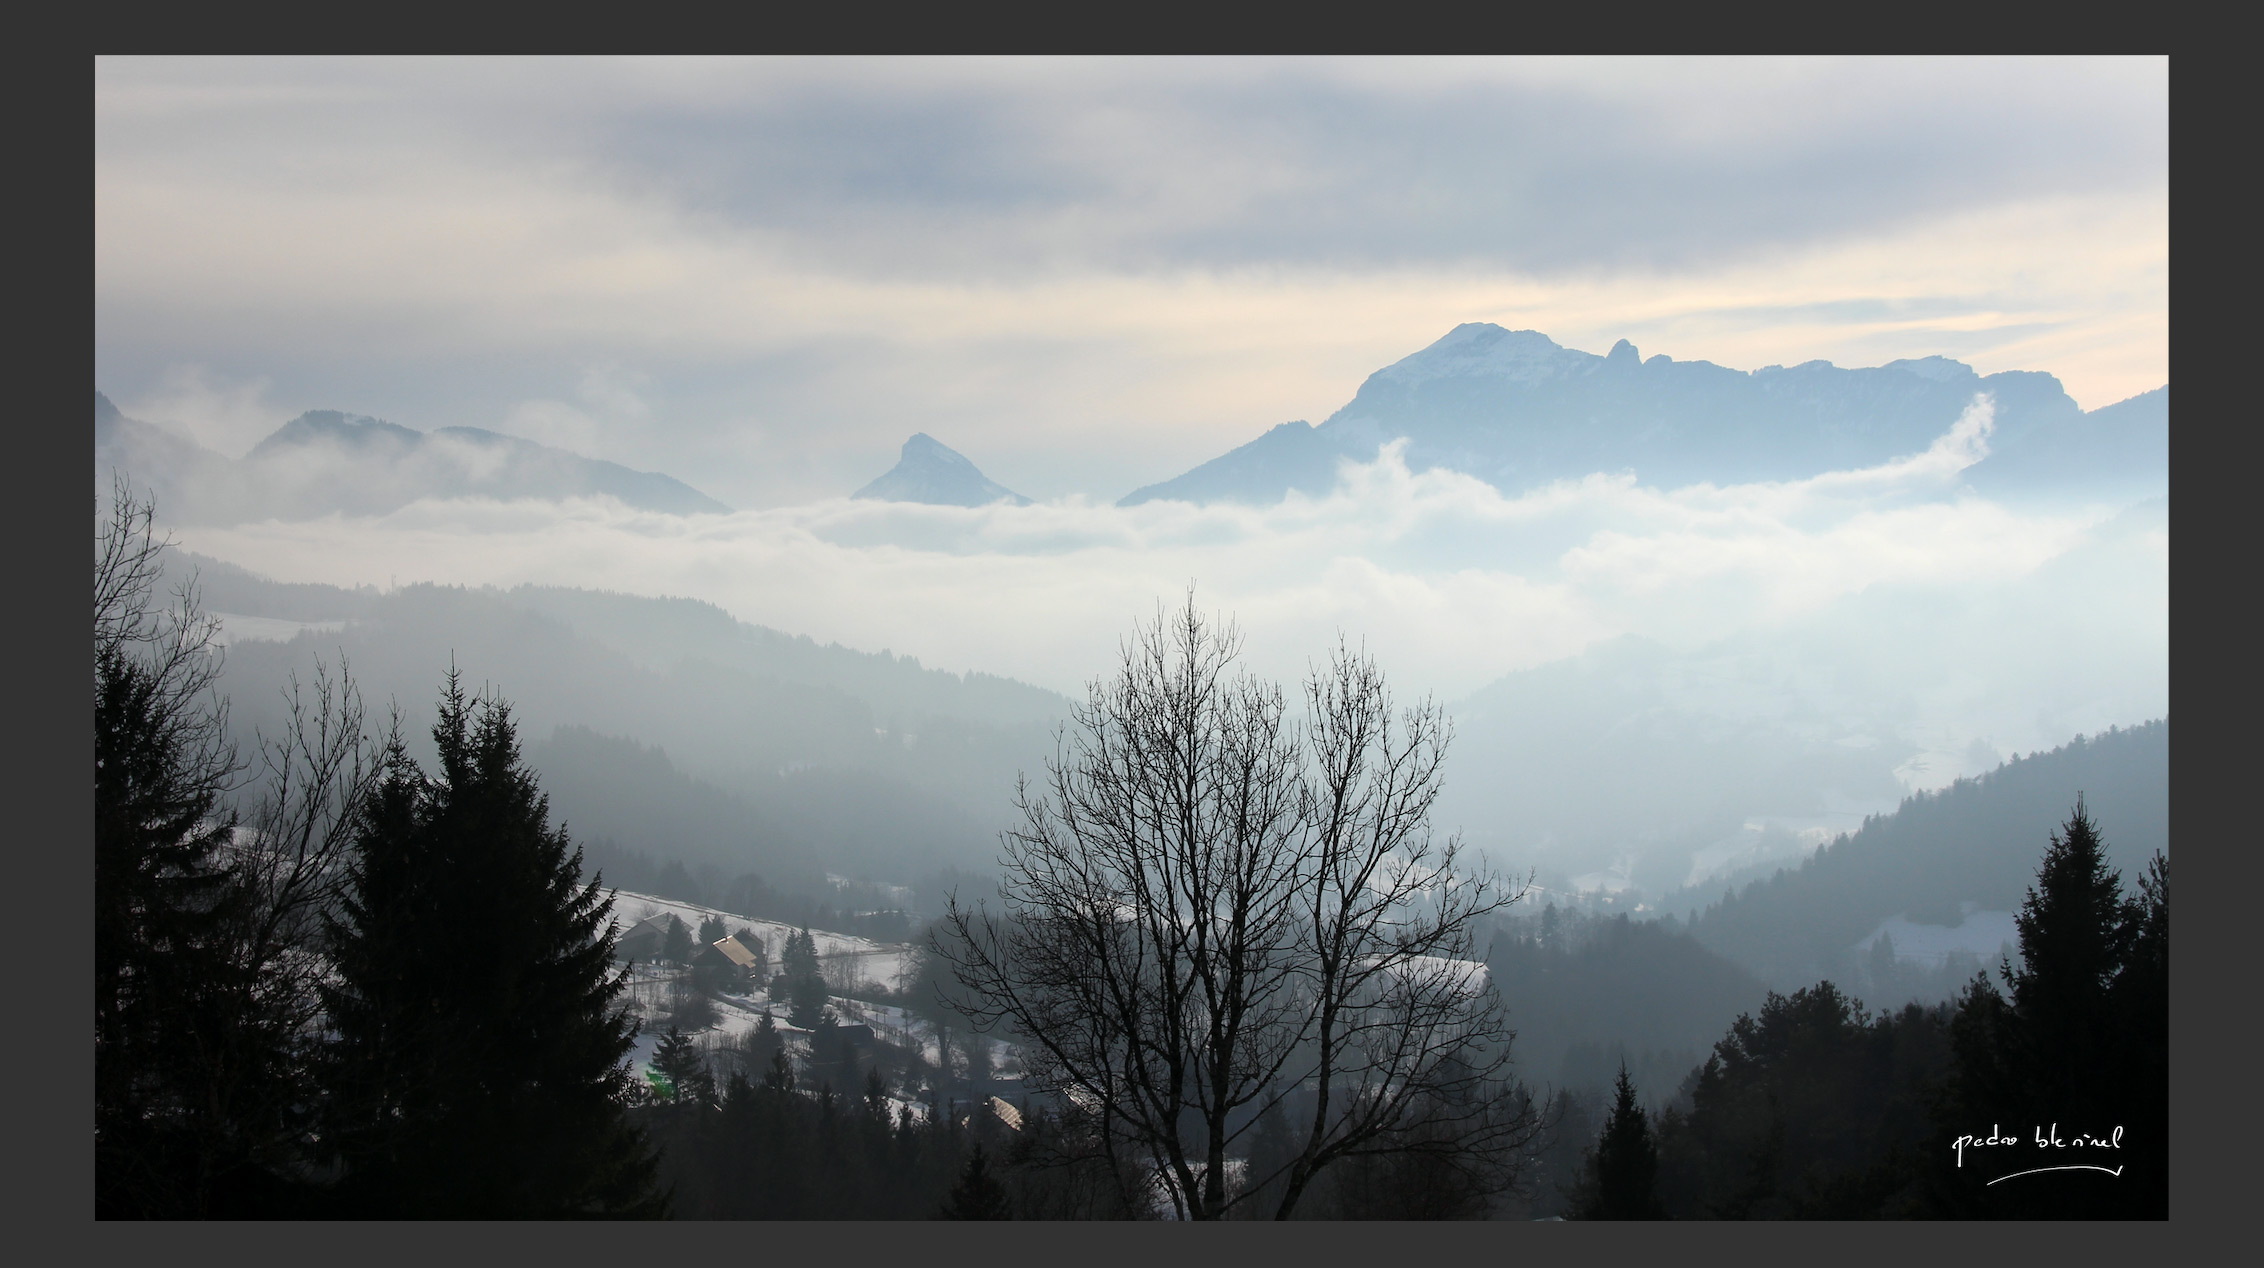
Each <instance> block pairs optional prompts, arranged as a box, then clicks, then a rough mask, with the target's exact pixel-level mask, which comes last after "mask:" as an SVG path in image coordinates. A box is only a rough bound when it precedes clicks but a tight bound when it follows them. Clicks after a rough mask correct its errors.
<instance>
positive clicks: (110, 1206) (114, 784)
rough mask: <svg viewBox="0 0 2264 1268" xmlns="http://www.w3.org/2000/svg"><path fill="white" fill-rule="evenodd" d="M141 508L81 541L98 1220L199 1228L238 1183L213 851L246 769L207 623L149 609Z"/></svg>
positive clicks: (183, 606)
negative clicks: (89, 641) (89, 702)
mask: <svg viewBox="0 0 2264 1268" xmlns="http://www.w3.org/2000/svg"><path fill="white" fill-rule="evenodd" d="M153 515H154V506H153V504H151V503H150V502H147V501H136V500H134V498H133V497H132V495H131V494H130V492H129V490H128V489H127V488H126V486H125V485H124V484H123V483H121V484H120V485H119V486H118V488H117V491H116V494H115V497H114V499H113V501H112V503H111V514H110V521H109V524H108V525H107V527H106V528H105V530H104V531H102V532H101V533H99V534H98V535H97V536H96V539H95V575H94V582H95V584H94V590H95V598H94V865H95V870H94V917H95V918H94V1088H95V1129H94V1138H95V1209H96V1212H97V1214H99V1215H102V1216H105V1217H121V1216H123V1217H160V1218H184V1217H192V1216H198V1215H205V1214H211V1213H213V1212H212V1210H211V1203H212V1200H213V1199H214V1197H215V1193H216V1188H217V1189H225V1188H226V1187H228V1186H229V1185H230V1184H231V1183H232V1184H234V1185H235V1186H236V1187H239V1188H240V1187H241V1186H242V1185H243V1183H244V1182H245V1176H244V1174H243V1173H244V1170H245V1159H244V1158H242V1157H241V1156H239V1155H240V1154H241V1152H242V1150H241V1148H240V1146H241V1145H242V1144H243V1143H244V1142H242V1141H241V1140H240V1139H239V1138H240V1137H241V1136H242V1135H243V1133H242V1132H241V1131H240V1130H239V1129H240V1128H241V1127H242V1126H243V1124H240V1123H235V1122H232V1121H231V1115H229V1114H228V1113H227V1112H226V1111H225V1109H224V1108H223V1107H224V1106H225V1105H226V1104H227V1102H228V1101H229V1099H230V1097H229V1093H230V1092H231V1091H236V1092H241V1091H243V1090H244V1089H241V1088H231V1087H229V1086H228V1085H229V1084H230V1083H232V1082H240V1081H242V1080H244V1079H245V1078H247V1077H258V1076H262V1075H264V1074H265V1073H266V1071H264V1070H261V1069H258V1068H257V1067H258V1066H259V1065H260V1064H262V1063H260V1062H257V1061H241V1062H239V1061H234V1060H231V1059H230V1057H231V1056H232V1055H233V1054H232V1053H231V1049H234V1048H238V1047H240V1046H241V1044H240V1042H239V1041H240V1040H241V1039H243V1038H245V1037H246V1035H247V1033H248V1031H247V1030H246V1029H245V1028H244V1027H242V1023H243V1022H244V1021H245V1018H244V1016H243V1008H242V1004H243V1002H244V1001H246V1000H248V999H250V998H251V996H252V994H253V990H254V987H255V985H256V984H255V983H254V982H252V981H250V980H248V979H247V977H246V973H245V970H246V968H247V967H248V966H246V965H244V964H243V963H242V962H241V961H240V959H239V957H238V956H237V955H236V954H235V951H236V943H235V940H234V937H233V934H234V927H235V926H236V925H237V923H238V917H239V916H241V915H242V914H243V912H244V908H245V904H246V902H247V901H248V899H249V898H250V895H249V893H248V891H247V890H246V888H245V887H244V886H243V885H242V884H241V883H240V882H239V879H238V877H237V875H236V872H235V869H234V868H232V867H231V866H230V864H229V860H228V858H227V854H226V849H225V847H226V846H227V845H228V843H229V841H230V839H231V837H232V835H233V832H234V829H235V827H236V816H235V815H234V814H233V813H231V812H230V811H229V810H228V809H227V807H226V805H225V804H224V801H223V798H224V794H226V793H227V792H228V791H229V790H230V788H231V787H232V786H233V784H234V782H235V779H236V776H237V774H238V773H239V772H240V771H241V770H242V766H241V764H240V763H239V762H238V761H237V760H236V756H235V752H234V750H233V748H232V747H231V746H230V745H229V743H228V740H227V705H226V702H225V701H223V700H221V699H220V697H219V695H218V693H217V691H216V690H215V684H216V683H217V681H218V679H219V676H220V665H221V660H220V655H219V648H218V646H217V641H216V638H217V635H218V633H219V624H218V623H217V622H216V621H214V620H213V619H212V618H211V617H209V616H207V615H206V614H205V613H204V612H203V611H202V610H201V607H200V605H199V603H198V599H197V593H196V590H195V587H194V585H193V584H191V585H189V586H186V587H183V588H182V589H180V590H179V591H178V592H177V594H176V599H177V601H176V602H175V603H173V604H172V605H171V606H168V605H167V604H166V603H165V602H164V601H163V599H162V597H161V596H160V595H159V593H158V587H159V584H160V581H161V579H162V566H161V560H160V553H161V552H162V551H163V550H164V549H165V545H166V543H165V542H163V541H161V540H159V539H158V538H157V537H156V536H155V535H154V533H153V532H152V528H151V522H152V516H153Z"/></svg>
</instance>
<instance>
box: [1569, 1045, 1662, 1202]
mask: <svg viewBox="0 0 2264 1268" xmlns="http://www.w3.org/2000/svg"><path fill="white" fill-rule="evenodd" d="M1614 1092H1615V1093H1616V1099H1614V1101H1613V1102H1612V1108H1611V1114H1610V1116H1609V1117H1608V1118H1606V1119H1605V1120H1604V1131H1603V1135H1602V1136H1601V1137H1599V1138H1598V1139H1597V1141H1596V1149H1595V1152H1594V1154H1592V1155H1591V1156H1590V1158H1589V1162H1588V1176H1587V1180H1586V1183H1585V1184H1584V1186H1583V1187H1584V1188H1585V1190H1586V1192H1585V1193H1584V1194H1583V1195H1582V1196H1583V1199H1584V1200H1583V1202H1582V1203H1581V1204H1580V1205H1579V1206H1578V1208H1577V1210H1576V1214H1577V1216H1578V1218H1580V1219H1587V1220H1657V1219H1664V1218H1666V1209H1665V1208H1664V1207H1663V1206H1661V1205H1660V1203H1659V1195H1658V1178H1659V1148H1658V1143H1657V1142H1656V1141H1655V1140H1653V1139H1652V1137H1651V1119H1650V1115H1649V1114H1648V1113H1646V1112H1645V1111H1644V1109H1643V1106H1642V1105H1641V1104H1640V1103H1639V1102H1638V1101H1637V1100H1636V1099H1635V1081H1634V1080H1633V1079H1630V1078H1629V1077H1628V1076H1627V1063H1626V1062H1624V1061H1623V1062H1621V1063H1620V1067H1619V1082H1618V1083H1617V1084H1616V1085H1615V1086H1614Z"/></svg>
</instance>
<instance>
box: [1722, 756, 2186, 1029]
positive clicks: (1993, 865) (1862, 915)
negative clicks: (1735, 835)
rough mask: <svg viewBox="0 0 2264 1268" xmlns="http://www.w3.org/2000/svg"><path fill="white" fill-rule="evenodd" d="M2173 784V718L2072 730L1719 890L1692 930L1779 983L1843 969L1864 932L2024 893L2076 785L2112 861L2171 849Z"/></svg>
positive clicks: (1848, 969) (1934, 920) (1847, 970)
mask: <svg viewBox="0 0 2264 1268" xmlns="http://www.w3.org/2000/svg"><path fill="white" fill-rule="evenodd" d="M2169 793H2170V724H2169V720H2168V719H2166V718H2164V719H2160V720H2157V721H2154V722H2148V723H2145V724H2144V725H2141V726H2135V727H2129V728H2124V729H2113V730H2109V731H2107V732H2105V733H2103V734H2099V735H2094V736H2090V737H2087V738H2085V737H2078V738H2077V739H2076V740H2074V741H2072V742H2071V743H2068V744H2066V745H2064V746H2062V747H2060V748H2056V749H2053V750H2051V751H2050V752H2047V753H2033V754H2029V755H2027V756H2025V757H2020V758H2015V759H2014V760H2012V761H2009V762H2006V763H2005V764H2004V765H2003V766H2000V767H1999V768H1997V769H1996V770H1994V771H1991V772H1990V773H1989V774H1987V775H1983V776H1981V777H1980V778H1978V779H1961V780H1959V781H1957V782H1956V783H1955V784H1952V785H1951V786H1950V787H1948V788H1945V789H1943V790H1941V791H1940V792H1938V793H1920V794H1918V795H1916V796H1913V797H1911V798H1909V799H1908V800H1906V801H1905V802H1903V804H1902V806H1901V808H1900V809H1898V810H1897V811H1896V812H1895V813H1893V814H1891V815H1885V816H1881V817H1877V818H1873V819H1871V820H1869V821H1867V822H1865V823H1864V825H1863V827H1862V829H1861V830H1859V831H1857V832H1854V833H1851V834H1849V835H1846V836H1843V837H1841V838H1839V839H1838V840H1836V841H1834V842H1832V843H1831V844H1829V845H1827V846H1824V847H1822V848H1821V849H1819V850H1817V852H1816V853H1815V855H1814V856H1812V857H1811V858H1809V859H1807V860H1806V861H1804V862H1803V863H1802V864H1801V865H1800V866H1798V867H1795V868H1788V869H1786V870H1783V871H1780V872H1778V873H1777V874H1776V875H1774V876H1771V877H1769V878H1768V879H1766V880H1759V881H1755V882H1753V883H1752V884H1750V885H1747V886H1746V887H1745V888H1744V889H1743V890H1742V891H1739V892H1737V893H1733V894H1724V895H1723V896H1722V899H1721V901H1720V902H1718V903H1715V904H1714V905H1713V906H1711V907H1709V908H1707V909H1706V910H1705V911H1704V912H1703V913H1701V914H1700V915H1699V916H1698V917H1697V918H1696V919H1695V920H1693V921H1692V922H1691V925H1690V932H1691V934H1692V936H1694V937H1695V938H1697V940H1698V941H1699V942H1700V943H1702V944H1704V945H1705V946H1707V947H1708V948H1710V949H1712V950H1713V951H1715V952H1717V953H1719V954H1721V955H1724V956H1726V957H1728V958H1730V959H1732V960H1735V961H1736V962H1738V963H1739V964H1742V965H1744V966H1746V967H1747V968H1748V969H1750V970H1752V971H1753V972H1755V973H1757V974H1759V975H1760V976H1761V977H1762V978H1763V979H1765V980H1767V981H1768V982H1769V983H1771V984H1772V985H1776V986H1780V987H1783V988H1785V989H1790V988H1791V987H1793V986H1797V985H1800V984H1802V983H1805V982H1813V981H1815V980H1816V979H1818V978H1820V977H1834V978H1837V979H1839V980H1842V981H1845V980H1848V978H1849V977H1850V975H1851V974H1853V973H1854V972H1855V970H1856V964H1857V956H1856V951H1855V947H1856V944H1857V943H1858V942H1859V941H1861V940H1862V939H1864V938H1865V937H1866V936H1867V935H1869V934H1870V933H1871V932H1872V931H1873V930H1874V929H1876V928H1878V926H1879V925H1880V923H1881V922H1883V921H1886V920H1889V919H1891V918H1893V917H1896V916H1906V917H1908V918H1909V919H1910V920H1911V921H1913V922H1917V923H1920V924H1928V925H1955V924H1957V923H1958V922H1959V920H1960V918H1961V916H1963V915H1964V914H1965V913H1966V912H1968V911H1971V910H1975V909H1979V910H1990V911H2010V910H2011V909H2013V908H2015V907H2017V906H2019V904H2020V901H2021V895H2022V893H2023V892H2024V890H2025V888H2026V886H2027V885H2028V884H2029V882H2030V880H2031V879H2032V878H2033V875H2034V871H2035V858H2036V853H2037V851H2038V850H2039V849H2041V848H2042V845H2043V836H2044V829H2045V828H2046V827H2048V826H2049V825H2051V824H2053V823H2056V822H2058V821H2060V820H2062V819H2065V818H2066V817H2067V814H2068V812H2069V811H2070V810H2071V809H2072V808H2073V807H2074V805H2075V802H2076V799H2077V797H2078V796H2080V797H2082V799H2083V802H2084V805H2085V806H2086V807H2087V808H2088V809H2089V811H2090V813H2091V815H2092V816H2093V818H2094V819H2095V820H2096V821H2097V822H2098V824H2099V830H2100V833H2101V835H2102V837H2103V838H2104V839H2105V841H2106V843H2107V849H2108V859H2109V862H2110V863H2111V864H2112V865H2113V866H2114V867H2117V868H2119V869H2121V871H2122V872H2123V874H2124V875H2125V876H2126V877H2128V876H2135V875H2137V873H2138V872H2139V870H2140V869H2141V868H2142V867H2143V866H2144V865H2145V861H2146V859H2147V858H2148V857H2150V856H2151V855H2152V854H2153V853H2154V852H2156V851H2161V852H2163V853H2165V854H2166V853H2168V851H2169V844H2170V842H2169V822H2170V812H2169Z"/></svg>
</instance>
